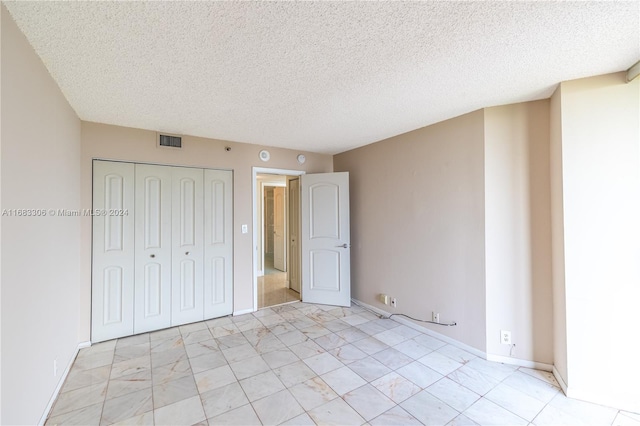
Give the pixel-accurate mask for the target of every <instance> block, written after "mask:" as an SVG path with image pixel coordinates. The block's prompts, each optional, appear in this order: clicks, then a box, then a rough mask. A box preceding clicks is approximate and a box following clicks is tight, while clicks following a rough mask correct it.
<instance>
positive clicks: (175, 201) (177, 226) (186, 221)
mask: <svg viewBox="0 0 640 426" xmlns="http://www.w3.org/2000/svg"><path fill="white" fill-rule="evenodd" d="M171 170H172V197H171V199H172V215H171V216H172V228H173V229H172V234H171V236H172V238H171V240H172V243H171V245H172V251H171V276H172V280H171V281H172V283H171V325H172V326H175V325H181V324H186V323H189V322H195V321H202V320H203V319H204V281H203V272H204V271H203V259H204V257H203V256H204V253H203V229H202V228H203V205H202V202H203V190H202V186H203V170H202V169H190V168H186V167H171Z"/></svg>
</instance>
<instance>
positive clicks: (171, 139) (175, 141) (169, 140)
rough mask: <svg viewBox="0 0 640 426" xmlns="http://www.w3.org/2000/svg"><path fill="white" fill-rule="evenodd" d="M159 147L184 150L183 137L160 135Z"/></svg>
mask: <svg viewBox="0 0 640 426" xmlns="http://www.w3.org/2000/svg"><path fill="white" fill-rule="evenodd" d="M158 146H169V147H172V148H182V137H180V136H175V135H163V134H161V133H158Z"/></svg>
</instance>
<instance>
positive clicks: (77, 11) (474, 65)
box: [4, 1, 640, 153]
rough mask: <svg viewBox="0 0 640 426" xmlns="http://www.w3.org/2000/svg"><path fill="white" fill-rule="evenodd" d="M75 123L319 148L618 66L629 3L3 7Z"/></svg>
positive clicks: (531, 96)
mask: <svg viewBox="0 0 640 426" xmlns="http://www.w3.org/2000/svg"><path fill="white" fill-rule="evenodd" d="M4 4H6V6H7V8H8V10H9V11H10V13H11V15H12V16H13V17H14V19H15V20H16V22H17V23H18V25H19V27H20V28H21V29H22V31H23V32H24V33H25V35H26V36H27V38H28V40H29V42H30V43H31V44H32V46H33V47H34V49H35V51H36V52H37V53H38V55H40V57H41V58H42V60H43V62H44V64H45V65H46V66H47V68H48V69H49V72H50V73H51V75H52V76H53V78H54V79H55V80H56V81H57V82H58V84H59V86H60V88H61V89H62V92H63V93H64V95H65V96H66V97H67V99H68V100H69V103H70V104H71V106H72V107H73V108H74V109H75V111H76V112H77V114H78V116H79V117H80V118H81V119H82V120H86V121H96V122H101V123H108V124H116V125H121V126H129V127H137V128H143V129H151V130H160V131H166V132H171V133H178V134H188V135H194V136H203V137H209V138H216V139H226V140H232V141H237V142H250V143H257V144H263V145H272V146H278V147H286V148H295V149H300V150H308V151H316V152H323V153H338V152H342V151H345V150H348V149H351V148H354V147H357V146H361V145H365V144H368V143H372V142H375V141H378V140H381V139H384V138H387V137H391V136H394V135H397V134H400V133H404V132H407V131H410V130H413V129H416V128H420V127H423V126H426V125H429V124H432V123H435V122H438V121H442V120H445V119H448V118H451V117H454V116H457V115H460V114H464V113H467V112H469V111H473V110H476V109H478V108H483V107H488V106H493V105H501V104H508V103H514V102H521V101H529V100H535V99H542V98H547V97H549V96H550V95H551V94H552V92H553V90H554V89H555V86H556V84H557V83H558V82H560V81H564V80H571V79H575V78H580V77H587V76H592V75H598V74H605V73H609V72H616V71H622V70H625V69H627V68H629V67H630V66H631V65H633V63H634V62H636V61H637V60H638V59H639V57H640V2H638V1H633V2H617V1H616V2H601V3H600V2H598V3H592V2H463V3H460V2H300V3H297V2H4Z"/></svg>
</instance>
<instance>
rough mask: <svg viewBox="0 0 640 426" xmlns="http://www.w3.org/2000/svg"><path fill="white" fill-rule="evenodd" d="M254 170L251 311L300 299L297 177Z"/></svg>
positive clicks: (291, 173)
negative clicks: (252, 288)
mask: <svg viewBox="0 0 640 426" xmlns="http://www.w3.org/2000/svg"><path fill="white" fill-rule="evenodd" d="M302 174H304V172H301V171H293V170H279V169H263V168H257V167H256V168H254V170H253V175H254V176H253V177H254V179H253V192H254V209H253V210H254V232H253V238H254V248H255V255H254V310H258V309H262V308H266V307H270V306H277V305H281V304H285V303H291V302H296V301H299V300H301V293H300V287H301V286H300V252H299V250H300V246H299V243H298V235H299V227H300V195H299V191H300V189H299V176H300V175H302Z"/></svg>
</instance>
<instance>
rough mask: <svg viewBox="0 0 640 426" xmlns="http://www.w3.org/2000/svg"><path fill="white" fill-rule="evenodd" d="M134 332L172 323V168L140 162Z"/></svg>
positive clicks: (137, 188) (136, 211)
mask: <svg viewBox="0 0 640 426" xmlns="http://www.w3.org/2000/svg"><path fill="white" fill-rule="evenodd" d="M135 168H136V173H135V174H136V177H135V182H136V183H135V194H136V197H135V234H136V239H135V246H136V248H135V294H134V300H135V308H134V311H135V319H134V332H135V333H144V332H146V331H150V330H158V329H161V328H166V327H170V326H171V168H170V167H158V166H150V165H146V164H137V165H136V166H135Z"/></svg>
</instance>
